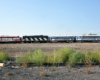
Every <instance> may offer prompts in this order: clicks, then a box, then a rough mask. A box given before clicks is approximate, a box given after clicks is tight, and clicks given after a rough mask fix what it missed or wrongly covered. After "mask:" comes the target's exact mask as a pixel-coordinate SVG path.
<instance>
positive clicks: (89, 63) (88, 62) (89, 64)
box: [84, 55, 92, 74]
mask: <svg viewBox="0 0 100 80" xmlns="http://www.w3.org/2000/svg"><path fill="white" fill-rule="evenodd" d="M85 65H86V72H84V73H86V74H91V71H90V70H89V67H92V62H91V58H90V57H89V56H87V55H86V59H85Z"/></svg>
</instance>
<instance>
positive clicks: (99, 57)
mask: <svg viewBox="0 0 100 80" xmlns="http://www.w3.org/2000/svg"><path fill="white" fill-rule="evenodd" d="M87 55H88V56H89V57H90V58H91V60H92V61H94V62H97V63H100V51H99V50H96V51H94V52H92V51H88V52H87Z"/></svg>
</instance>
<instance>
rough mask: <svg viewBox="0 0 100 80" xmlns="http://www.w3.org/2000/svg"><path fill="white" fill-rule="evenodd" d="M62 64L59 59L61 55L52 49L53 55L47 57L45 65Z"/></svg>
mask: <svg viewBox="0 0 100 80" xmlns="http://www.w3.org/2000/svg"><path fill="white" fill-rule="evenodd" d="M62 62H63V60H62V58H61V54H60V53H59V52H57V51H56V50H55V49H54V52H53V54H51V55H48V57H47V63H52V64H53V65H54V64H57V63H62Z"/></svg>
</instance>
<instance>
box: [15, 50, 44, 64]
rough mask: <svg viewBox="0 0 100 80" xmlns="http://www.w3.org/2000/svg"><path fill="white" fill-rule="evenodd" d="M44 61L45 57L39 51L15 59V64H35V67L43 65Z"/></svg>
mask: <svg viewBox="0 0 100 80" xmlns="http://www.w3.org/2000/svg"><path fill="white" fill-rule="evenodd" d="M45 61H46V55H45V54H44V53H43V52H42V51H41V50H35V51H34V52H28V53H26V54H25V55H23V56H22V57H20V58H17V59H16V62H19V63H23V62H27V63H36V65H39V66H41V65H43V64H44V63H45Z"/></svg>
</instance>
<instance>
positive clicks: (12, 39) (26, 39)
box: [0, 34, 100, 43]
mask: <svg viewBox="0 0 100 80" xmlns="http://www.w3.org/2000/svg"><path fill="white" fill-rule="evenodd" d="M37 42H40V43H47V42H48V43H49V42H51V43H54V42H67V43H73V42H81V43H83V42H100V36H99V35H97V34H84V35H80V36H71V35H65V36H47V35H31V36H22V37H19V36H0V43H37Z"/></svg>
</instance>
